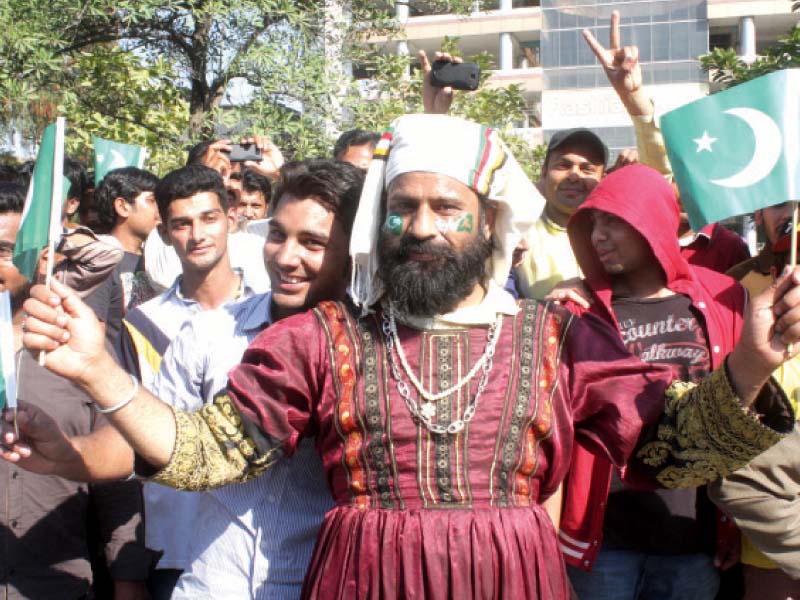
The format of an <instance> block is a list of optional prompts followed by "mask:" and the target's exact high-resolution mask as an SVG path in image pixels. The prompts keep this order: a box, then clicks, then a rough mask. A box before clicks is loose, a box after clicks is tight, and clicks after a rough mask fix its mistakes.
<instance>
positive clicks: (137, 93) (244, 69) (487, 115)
mask: <svg viewBox="0 0 800 600" xmlns="http://www.w3.org/2000/svg"><path fill="white" fill-rule="evenodd" d="M412 4H413V5H414V7H412V9H421V10H424V11H426V12H427V13H429V14H430V13H436V12H467V11H470V10H472V9H473V8H474V5H475V3H474V2H473V1H472V0H457V1H444V0H435V1H430V2H414V3H412ZM489 4H491V3H487V6H488V5H489ZM336 6H337V3H336V2H334V1H331V0H328V1H327V2H324V3H323V2H314V1H312V0H236V1H234V0H160V1H158V2H157V1H156V0H136V1H133V0H92V1H87V0H47V1H45V0H4V2H2V3H0V20H2V22H4V23H13V24H14V26H13V27H6V28H4V29H3V30H2V31H0V94H2V95H1V96H0V97H2V98H3V102H2V104H0V129H2V130H5V131H8V130H9V129H10V128H12V127H13V128H14V129H15V130H17V131H21V132H22V133H23V135H24V136H25V137H26V138H27V139H28V140H36V139H38V137H39V135H40V134H41V129H42V127H43V126H44V125H45V124H47V123H49V122H52V120H53V119H54V117H55V116H56V115H59V114H60V115H64V116H65V117H66V118H67V122H68V136H67V144H68V147H67V150H68V152H70V153H72V154H75V155H77V156H79V157H81V158H83V159H85V160H88V159H90V158H91V151H92V149H91V138H92V137H93V136H99V137H104V138H108V139H112V140H115V141H120V142H125V143H131V144H138V145H143V146H145V147H147V148H148V151H149V155H150V158H149V159H148V167H149V168H151V169H153V170H154V171H156V172H159V173H164V172H166V171H167V170H169V169H171V168H174V167H175V166H177V165H178V164H181V163H182V162H183V160H184V157H185V149H186V147H187V146H189V145H191V144H192V143H194V142H196V141H198V140H199V139H207V138H208V137H212V136H216V135H218V133H215V132H218V131H220V130H223V131H228V132H230V136H231V137H233V138H237V137H241V136H244V135H250V134H252V133H264V134H267V135H269V136H270V137H272V138H273V139H275V140H276V142H277V143H278V144H279V145H280V147H281V148H282V149H283V150H284V151H285V153H286V154H287V155H288V156H289V157H293V158H305V157H308V156H319V155H327V154H328V153H329V152H330V148H331V146H332V143H333V140H334V137H335V135H336V134H337V132H338V130H340V129H346V128H349V127H354V126H359V127H363V128H367V129H374V130H378V129H381V128H383V127H385V126H386V125H387V124H388V123H389V122H390V121H391V120H392V119H393V118H394V117H396V116H398V115H400V114H403V113H406V112H417V111H420V110H421V95H420V94H421V77H420V73H419V72H415V73H413V74H412V75H411V76H407V75H406V74H407V72H408V71H409V68H410V59H409V58H408V57H402V56H396V55H394V54H390V53H386V52H379V51H377V49H376V48H374V47H371V46H370V45H369V44H367V43H366V42H365V41H364V40H367V39H368V38H369V37H370V36H373V35H390V36H391V37H396V36H395V35H394V34H396V28H397V23H396V22H395V21H394V17H393V3H382V2H370V1H367V0H349V1H346V2H345V1H342V2H341V3H339V4H338V6H339V7H340V8H341V10H340V11H339V13H338V14H339V16H338V17H337V16H336V11H335V10H333V11H331V8H332V7H333V8H334V9H335V8H336ZM457 46H458V40H457V39H448V40H445V41H444V47H445V49H448V50H450V51H452V52H454V53H458V47H457ZM472 60H475V61H477V62H479V63H480V64H481V66H482V67H483V68H484V73H485V75H484V81H485V78H486V77H487V76H488V73H486V71H488V69H489V68H490V67H491V63H492V59H491V57H490V56H489V55H481V56H478V57H473V58H472ZM345 64H354V65H358V66H363V67H364V68H365V69H366V70H367V71H368V72H369V73H370V74H372V75H373V79H372V80H371V81H368V82H363V81H353V80H352V79H351V78H349V77H348V76H347V74H346V73H344V72H343V68H342V65H345ZM236 91H240V92H242V93H244V95H245V96H246V97H247V98H248V99H247V101H246V102H235V101H231V100H229V99H228V94H232V93H234V92H236ZM523 108H524V101H523V98H522V95H521V93H520V90H519V89H518V88H517V87H515V86H510V87H509V88H507V89H492V88H491V87H489V86H486V85H484V86H482V87H481V88H480V89H479V90H478V91H476V92H474V93H471V94H464V93H459V94H458V95H457V97H456V100H455V102H454V104H453V110H452V114H456V115H460V116H464V117H466V118H469V119H473V120H477V121H480V122H483V123H487V124H490V125H493V126H495V127H498V128H499V129H501V130H502V131H504V132H510V131H511V125H512V124H514V123H516V122H519V121H520V120H521V116H522V113H521V111H522V109H523ZM342 114H343V115H346V118H344V119H343V118H341V117H338V116H337V115H342ZM507 135H511V134H507ZM509 139H511V138H509ZM510 143H512V145H513V144H514V143H517V141H516V140H514V139H511V142H510ZM517 146H518V147H517V148H516V150H517V151H518V152H524V151H525V149H524V148H523V147H522V146H521V145H519V144H517ZM531 164H533V162H531Z"/></svg>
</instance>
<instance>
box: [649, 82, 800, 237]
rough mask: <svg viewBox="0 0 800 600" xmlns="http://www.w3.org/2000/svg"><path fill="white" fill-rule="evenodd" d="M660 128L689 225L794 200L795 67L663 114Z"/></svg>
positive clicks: (798, 118) (799, 144)
mask: <svg viewBox="0 0 800 600" xmlns="http://www.w3.org/2000/svg"><path fill="white" fill-rule="evenodd" d="M661 130H662V132H663V134H664V142H665V143H666V146H667V154H669V159H670V162H671V163H672V169H673V171H674V173H675V181H676V182H677V184H678V187H679V188H680V191H681V201H682V202H683V205H684V207H685V208H686V212H687V213H688V215H689V222H690V224H691V226H692V229H694V230H695V231H698V230H699V229H700V228H702V227H703V226H704V225H706V224H708V223H713V222H715V221H720V220H722V219H726V218H728V217H732V216H735V215H741V214H744V213H749V212H752V211H754V210H758V209H760V208H764V207H767V206H772V205H774V204H780V203H781V202H785V201H787V200H800V161H799V160H798V159H799V158H800V69H787V70H783V71H776V72H774V73H770V74H768V75H764V76H762V77H759V78H758V79H754V80H752V81H749V82H747V83H743V84H741V85H737V86H736V87H733V88H731V89H729V90H726V91H724V92H720V93H717V94H713V95H711V96H708V97H706V98H702V99H700V100H697V101H695V102H692V103H690V104H687V105H685V106H682V107H680V108H678V109H676V110H673V111H671V112H669V113H667V114H665V115H664V116H663V117H662V118H661Z"/></svg>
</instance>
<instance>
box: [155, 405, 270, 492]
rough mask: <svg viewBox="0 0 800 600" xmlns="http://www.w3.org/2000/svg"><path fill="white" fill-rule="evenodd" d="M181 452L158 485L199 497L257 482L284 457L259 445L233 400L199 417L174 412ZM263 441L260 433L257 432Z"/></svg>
mask: <svg viewBox="0 0 800 600" xmlns="http://www.w3.org/2000/svg"><path fill="white" fill-rule="evenodd" d="M172 410H173V413H174V416H175V426H176V431H175V448H174V449H173V451H172V456H171V457H170V460H169V463H167V465H166V466H165V467H164V468H163V469H162V470H161V471H159V472H158V473H156V474H155V475H154V476H153V477H152V481H155V482H156V483H160V484H163V485H167V486H170V487H173V488H175V489H179V490H189V491H199V490H208V489H213V488H218V487H222V486H223V485H227V484H229V483H236V482H242V481H246V480H247V479H252V478H253V477H257V476H258V475H260V474H261V473H263V472H264V471H265V470H266V469H268V468H269V467H270V466H271V465H273V464H274V463H275V462H276V461H277V460H279V459H280V458H281V457H282V456H283V449H282V448H281V446H280V445H272V447H271V448H267V446H265V445H264V444H263V441H264V440H261V442H262V443H260V444H257V443H256V442H255V441H254V440H253V437H252V436H251V435H250V432H253V431H252V429H251V428H249V427H247V424H246V423H245V422H244V421H243V419H242V417H241V414H240V413H239V411H238V410H237V408H236V406H234V404H233V401H232V400H231V398H230V396H228V395H227V394H221V395H219V396H217V397H216V398H215V399H214V402H213V403H212V404H208V405H206V406H204V407H203V408H202V409H200V410H199V411H197V412H195V413H186V412H183V411H181V410H178V409H176V408H173V409H172ZM253 434H254V435H257V433H256V432H253Z"/></svg>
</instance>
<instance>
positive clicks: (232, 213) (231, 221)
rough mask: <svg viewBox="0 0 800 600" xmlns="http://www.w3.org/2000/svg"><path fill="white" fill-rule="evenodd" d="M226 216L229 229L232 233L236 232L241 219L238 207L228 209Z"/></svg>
mask: <svg viewBox="0 0 800 600" xmlns="http://www.w3.org/2000/svg"><path fill="white" fill-rule="evenodd" d="M226 216H227V217H228V229H229V230H230V231H235V230H236V227H237V225H238V224H239V217H238V215H237V213H236V207H235V206H230V207H228V212H227V215H226Z"/></svg>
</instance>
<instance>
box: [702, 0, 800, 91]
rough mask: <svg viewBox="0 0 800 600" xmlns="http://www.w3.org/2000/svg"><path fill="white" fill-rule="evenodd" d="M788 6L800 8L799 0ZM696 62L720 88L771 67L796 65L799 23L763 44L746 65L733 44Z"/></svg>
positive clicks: (799, 61)
mask: <svg viewBox="0 0 800 600" xmlns="http://www.w3.org/2000/svg"><path fill="white" fill-rule="evenodd" d="M792 10H793V11H798V10H800V2H794V3H793V5H792ZM700 64H701V65H702V67H703V70H704V71H706V72H707V73H711V79H712V81H714V82H715V83H717V84H719V86H720V87H722V88H723V89H724V88H728V87H732V86H734V85H738V84H740V83H744V82H746V81H750V80H752V79H756V78H757V77H761V76H762V75H766V74H767V73H772V72H773V71H778V70H781V69H791V68H797V67H800V27H798V26H795V27H794V28H793V29H792V30H791V31H790V32H789V33H788V34H786V35H784V36H781V37H779V38H778V41H777V42H776V43H775V45H774V46H772V47H770V48H767V50H766V51H765V53H764V55H763V56H759V57H758V58H756V60H755V61H754V62H753V63H752V64H750V65H748V64H747V63H745V62H743V61H742V60H740V59H739V57H738V55H737V54H736V51H735V50H734V49H733V48H715V49H714V50H712V51H711V52H710V53H708V54H706V55H705V56H701V57H700Z"/></svg>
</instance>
